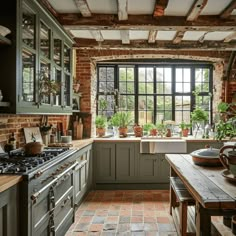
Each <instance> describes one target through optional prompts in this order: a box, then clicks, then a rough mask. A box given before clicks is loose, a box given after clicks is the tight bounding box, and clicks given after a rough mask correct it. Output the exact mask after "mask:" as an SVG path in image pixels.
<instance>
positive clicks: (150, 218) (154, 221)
mask: <svg viewBox="0 0 236 236" xmlns="http://www.w3.org/2000/svg"><path fill="white" fill-rule="evenodd" d="M144 223H156V218H155V217H150V216H149V217H146V216H145V217H144Z"/></svg>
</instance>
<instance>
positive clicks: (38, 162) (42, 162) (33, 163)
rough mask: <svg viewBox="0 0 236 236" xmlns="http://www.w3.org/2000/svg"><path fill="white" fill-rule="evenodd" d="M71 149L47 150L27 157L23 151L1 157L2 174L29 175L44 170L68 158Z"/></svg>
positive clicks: (0, 169) (0, 167) (0, 172)
mask: <svg viewBox="0 0 236 236" xmlns="http://www.w3.org/2000/svg"><path fill="white" fill-rule="evenodd" d="M68 153H70V150H69V148H45V149H44V150H43V152H42V153H41V154H38V155H36V156H27V155H26V154H25V153H24V151H23V150H22V149H18V150H14V151H12V152H10V153H9V154H4V155H2V156H1V157H0V174H17V175H29V174H30V173H32V172H34V171H36V170H39V169H41V168H44V167H45V166H46V165H48V163H51V164H53V163H54V161H56V160H58V159H60V160H61V159H62V158H63V157H67V156H68Z"/></svg>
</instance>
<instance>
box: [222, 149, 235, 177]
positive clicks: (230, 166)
mask: <svg viewBox="0 0 236 236" xmlns="http://www.w3.org/2000/svg"><path fill="white" fill-rule="evenodd" d="M235 148H236V146H235V145H226V146H223V147H222V148H221V149H220V161H221V163H222V165H223V166H224V167H225V168H226V169H227V170H229V171H230V172H231V174H232V175H233V176H234V177H235V178H236V151H235ZM226 149H233V150H232V151H229V152H228V155H226V154H225V153H223V152H224V151H225V150H226Z"/></svg>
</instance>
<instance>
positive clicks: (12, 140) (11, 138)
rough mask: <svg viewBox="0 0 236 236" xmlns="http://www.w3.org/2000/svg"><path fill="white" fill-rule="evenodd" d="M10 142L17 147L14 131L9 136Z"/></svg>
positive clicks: (14, 147)
mask: <svg viewBox="0 0 236 236" xmlns="http://www.w3.org/2000/svg"><path fill="white" fill-rule="evenodd" d="M9 144H11V145H12V147H13V149H16V139H15V136H14V133H13V132H12V134H11V136H10V138H9Z"/></svg>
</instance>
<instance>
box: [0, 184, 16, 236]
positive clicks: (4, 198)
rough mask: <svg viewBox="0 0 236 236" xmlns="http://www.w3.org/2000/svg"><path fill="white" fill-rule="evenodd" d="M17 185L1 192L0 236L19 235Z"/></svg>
mask: <svg viewBox="0 0 236 236" xmlns="http://www.w3.org/2000/svg"><path fill="white" fill-rule="evenodd" d="M18 220H19V219H18V187H17V185H15V186H13V187H11V188H9V189H7V190H5V191H4V192H2V193H0V236H17V235H19V229H18V227H19V224H18Z"/></svg>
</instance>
